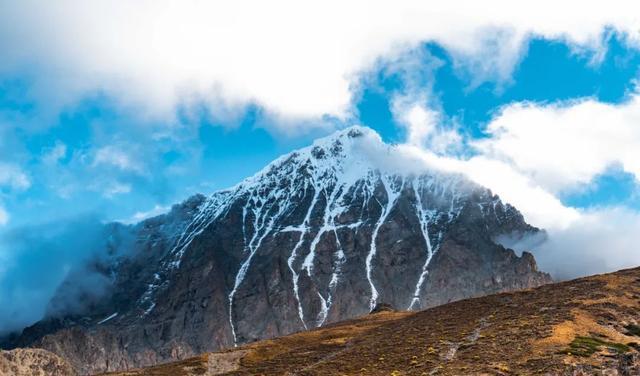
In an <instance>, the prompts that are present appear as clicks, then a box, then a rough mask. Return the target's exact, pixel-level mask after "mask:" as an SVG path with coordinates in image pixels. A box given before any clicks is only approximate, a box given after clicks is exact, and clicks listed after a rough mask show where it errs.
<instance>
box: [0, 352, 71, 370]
mask: <svg viewBox="0 0 640 376" xmlns="http://www.w3.org/2000/svg"><path fill="white" fill-rule="evenodd" d="M74 375H76V373H75V371H74V370H73V368H72V367H71V366H70V365H69V364H68V363H67V362H66V361H65V360H63V359H62V358H60V357H59V356H57V355H55V354H53V353H51V352H49V351H46V350H41V349H16V350H11V351H0V376H74Z"/></svg>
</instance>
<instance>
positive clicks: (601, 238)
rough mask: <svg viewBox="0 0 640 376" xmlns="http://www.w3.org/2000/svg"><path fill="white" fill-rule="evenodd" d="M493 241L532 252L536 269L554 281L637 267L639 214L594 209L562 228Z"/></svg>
mask: <svg viewBox="0 0 640 376" xmlns="http://www.w3.org/2000/svg"><path fill="white" fill-rule="evenodd" d="M496 241H498V242H500V243H501V244H502V245H504V246H505V247H508V248H512V249H514V250H516V251H519V252H521V251H524V250H528V251H531V252H533V254H534V256H535V258H536V260H537V262H538V266H539V267H540V269H541V270H542V271H545V272H548V273H550V274H551V276H552V277H553V278H554V279H555V280H558V281H561V280H567V279H572V278H577V277H582V276H587V275H592V274H600V273H608V272H613V271H616V270H620V269H625V268H632V267H637V266H640V246H639V245H640V214H638V213H637V212H635V211H632V210H630V209H626V208H606V209H605V208H603V209H594V210H591V211H587V212H584V213H582V215H581V216H580V218H579V219H577V220H576V221H574V222H573V223H571V224H570V225H568V226H566V227H559V228H549V229H546V231H545V233H544V236H541V235H540V233H538V234H534V235H530V236H525V237H521V238H518V237H513V236H504V237H501V238H499V239H496Z"/></svg>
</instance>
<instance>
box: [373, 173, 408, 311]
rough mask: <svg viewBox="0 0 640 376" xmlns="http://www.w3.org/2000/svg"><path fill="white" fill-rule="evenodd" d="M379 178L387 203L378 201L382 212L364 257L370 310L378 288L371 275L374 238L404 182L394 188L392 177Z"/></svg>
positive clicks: (383, 176)
mask: <svg viewBox="0 0 640 376" xmlns="http://www.w3.org/2000/svg"><path fill="white" fill-rule="evenodd" d="M380 180H381V181H382V185H383V186H384V189H385V192H386V194H387V203H386V205H382V204H381V203H380V202H378V203H379V204H380V207H381V209H382V212H381V213H380V218H379V219H378V222H377V223H376V226H375V228H374V230H373V233H372V234H371V247H370V250H369V254H368V255H367V259H366V268H367V280H368V281H369V286H370V287H371V299H370V301H369V306H370V310H373V309H374V308H375V306H376V302H377V301H378V290H377V289H376V286H375V284H374V283H373V277H372V275H371V274H372V272H373V268H372V265H371V262H372V261H373V258H374V257H375V256H376V252H377V248H376V238H377V237H378V232H379V231H380V227H382V224H383V223H384V221H385V220H386V219H387V217H388V216H389V213H390V212H391V209H393V206H394V205H395V203H396V200H397V199H398V197H400V193H401V192H402V189H403V188H404V182H405V181H404V178H403V179H402V183H401V184H400V188H399V189H394V187H393V185H394V178H393V177H389V176H386V175H382V176H381V177H380Z"/></svg>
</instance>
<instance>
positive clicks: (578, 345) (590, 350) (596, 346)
mask: <svg viewBox="0 0 640 376" xmlns="http://www.w3.org/2000/svg"><path fill="white" fill-rule="evenodd" d="M603 347H604V348H607V349H609V350H610V351H613V352H615V353H618V354H623V353H626V352H628V351H630V350H631V349H630V348H629V346H627V345H625V344H623V343H616V342H607V341H604V340H602V339H599V338H595V337H576V338H574V339H573V341H572V342H571V343H570V344H569V348H567V349H565V350H562V351H560V353H562V354H567V355H576V356H585V357H586V356H591V355H593V354H594V353H595V352H598V351H600V350H602V348H603Z"/></svg>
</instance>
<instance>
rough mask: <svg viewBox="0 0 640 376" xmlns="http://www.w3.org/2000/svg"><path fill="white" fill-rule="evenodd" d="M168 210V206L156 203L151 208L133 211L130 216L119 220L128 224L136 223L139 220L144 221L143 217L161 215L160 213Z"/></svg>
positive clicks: (169, 208)
mask: <svg viewBox="0 0 640 376" xmlns="http://www.w3.org/2000/svg"><path fill="white" fill-rule="evenodd" d="M169 210H171V207H170V206H161V205H156V206H154V207H153V209H151V210H148V211H142V212H141V211H139V212H135V213H134V214H133V215H132V216H131V218H129V219H126V220H121V221H120V222H122V223H128V224H131V223H138V222H140V221H144V220H145V219H148V218H152V217H156V216H158V215H161V214H165V213H167V212H169Z"/></svg>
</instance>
